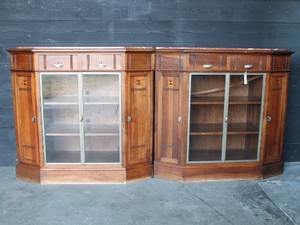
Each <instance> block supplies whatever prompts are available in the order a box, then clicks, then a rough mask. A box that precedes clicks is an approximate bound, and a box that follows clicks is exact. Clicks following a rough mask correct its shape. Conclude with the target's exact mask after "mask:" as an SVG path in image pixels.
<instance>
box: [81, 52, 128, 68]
mask: <svg viewBox="0 0 300 225" xmlns="http://www.w3.org/2000/svg"><path fill="white" fill-rule="evenodd" d="M82 69H83V70H121V69H124V66H123V63H122V54H89V55H82Z"/></svg>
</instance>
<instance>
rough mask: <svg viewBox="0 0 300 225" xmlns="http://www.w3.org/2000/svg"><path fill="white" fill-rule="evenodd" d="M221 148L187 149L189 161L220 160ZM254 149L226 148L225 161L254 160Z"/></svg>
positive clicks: (255, 157)
mask: <svg viewBox="0 0 300 225" xmlns="http://www.w3.org/2000/svg"><path fill="white" fill-rule="evenodd" d="M221 154H222V150H221V149H209V150H198V149H197V150H196V149H191V150H190V151H189V159H188V161H189V162H197V161H201V162H202V161H221ZM256 159H257V156H256V151H255V149H253V150H248V149H226V158H225V161H231V160H238V161H240V160H256Z"/></svg>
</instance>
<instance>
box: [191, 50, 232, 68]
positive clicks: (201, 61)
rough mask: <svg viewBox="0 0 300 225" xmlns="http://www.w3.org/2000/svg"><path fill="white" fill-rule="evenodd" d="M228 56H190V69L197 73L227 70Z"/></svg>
mask: <svg viewBox="0 0 300 225" xmlns="http://www.w3.org/2000/svg"><path fill="white" fill-rule="evenodd" d="M226 67H227V56H226V55H219V54H190V55H189V69H190V70H197V71H206V70H207V71H209V70H226Z"/></svg>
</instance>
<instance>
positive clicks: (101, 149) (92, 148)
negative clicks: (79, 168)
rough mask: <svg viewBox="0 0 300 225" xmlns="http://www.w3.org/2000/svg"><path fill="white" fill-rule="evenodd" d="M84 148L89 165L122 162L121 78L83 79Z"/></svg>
mask: <svg viewBox="0 0 300 225" xmlns="http://www.w3.org/2000/svg"><path fill="white" fill-rule="evenodd" d="M82 80H83V90H82V91H83V114H84V119H83V123H84V134H85V137H84V146H85V162H87V163H118V162H120V124H121V123H120V115H121V112H120V110H121V108H120V96H119V93H120V85H119V74H85V75H83V78H82Z"/></svg>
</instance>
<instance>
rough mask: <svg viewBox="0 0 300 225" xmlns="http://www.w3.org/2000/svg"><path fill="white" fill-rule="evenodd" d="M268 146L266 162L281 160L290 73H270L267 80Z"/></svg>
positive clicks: (265, 156) (266, 148)
mask: <svg viewBox="0 0 300 225" xmlns="http://www.w3.org/2000/svg"><path fill="white" fill-rule="evenodd" d="M267 82H268V83H267V86H268V93H267V96H268V97H267V99H266V102H268V107H267V109H266V112H267V113H266V118H265V119H266V127H267V128H266V146H265V155H264V163H272V162H276V161H278V160H281V156H282V148H283V140H284V124H285V117H286V107H287V88H288V73H274V74H270V76H269V77H268V81H267Z"/></svg>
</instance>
